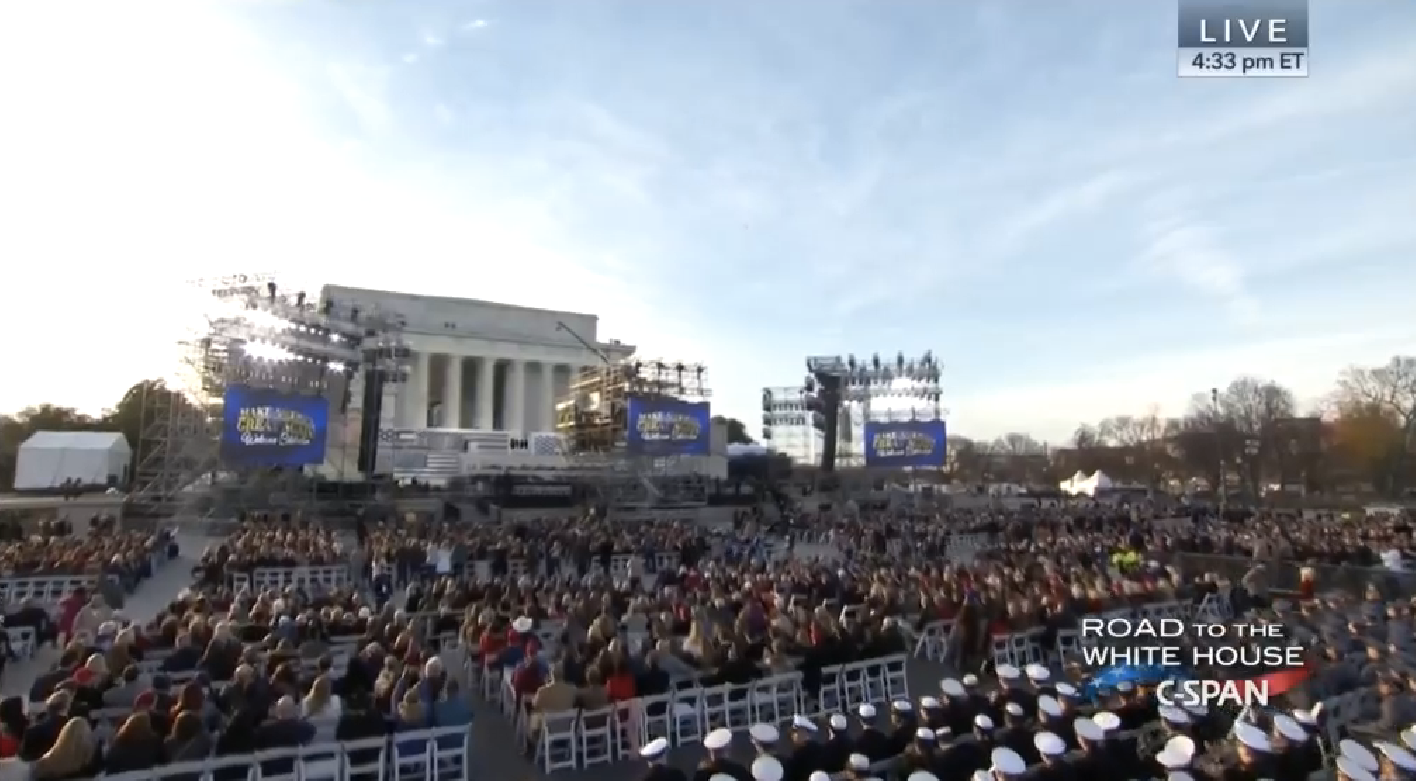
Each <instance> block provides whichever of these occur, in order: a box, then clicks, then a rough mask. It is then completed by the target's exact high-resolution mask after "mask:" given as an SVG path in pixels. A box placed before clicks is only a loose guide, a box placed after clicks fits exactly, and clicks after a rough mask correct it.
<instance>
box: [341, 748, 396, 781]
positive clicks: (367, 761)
mask: <svg viewBox="0 0 1416 781" xmlns="http://www.w3.org/2000/svg"><path fill="white" fill-rule="evenodd" d="M339 748H340V752H339V761H340V765H341V770H342V771H343V775H342V776H341V778H342V779H343V781H384V776H385V771H386V770H387V769H388V740H387V739H386V738H364V739H362V740H350V741H345V742H344V743H341V744H340V745H339Z"/></svg>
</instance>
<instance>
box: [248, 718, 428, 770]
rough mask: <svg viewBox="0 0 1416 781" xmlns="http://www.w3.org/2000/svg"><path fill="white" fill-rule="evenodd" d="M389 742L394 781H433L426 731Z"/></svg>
mask: <svg viewBox="0 0 1416 781" xmlns="http://www.w3.org/2000/svg"><path fill="white" fill-rule="evenodd" d="M389 742H391V743H392V744H393V763H392V764H393V781H432V772H431V771H432V752H431V750H430V749H429V747H428V736H427V733H426V731H424V730H418V731H410V732H398V733H395V734H394V735H393V736H392V737H391V738H389ZM261 781H265V779H261Z"/></svg>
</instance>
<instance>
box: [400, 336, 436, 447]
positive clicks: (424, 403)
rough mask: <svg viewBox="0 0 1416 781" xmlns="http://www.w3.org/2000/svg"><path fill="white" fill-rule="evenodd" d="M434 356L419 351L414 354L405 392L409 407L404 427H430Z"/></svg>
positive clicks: (419, 428)
mask: <svg viewBox="0 0 1416 781" xmlns="http://www.w3.org/2000/svg"><path fill="white" fill-rule="evenodd" d="M432 368H433V361H432V355H431V354H429V353H427V352H423V351H421V350H420V351H419V352H416V353H414V354H413V367H412V369H411V370H410V371H409V373H408V383H407V385H408V387H407V388H406V389H405V390H404V393H403V395H404V397H405V398H406V399H407V407H406V408H405V409H404V416H403V427H404V428H407V429H416V430H421V429H425V428H427V427H428V386H429V384H430V383H429V380H431V379H432V378H431V377H429V376H428V375H429V374H430V373H431V372H432Z"/></svg>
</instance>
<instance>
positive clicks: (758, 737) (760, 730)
mask: <svg viewBox="0 0 1416 781" xmlns="http://www.w3.org/2000/svg"><path fill="white" fill-rule="evenodd" d="M747 736H748V737H749V738H752V745H753V746H756V747H757V753H758V754H771V753H772V749H773V748H775V747H776V745H777V741H778V740H781V739H782V733H780V732H778V731H777V728H776V727H774V726H772V725H771V724H753V725H752V726H751V727H748V728H747Z"/></svg>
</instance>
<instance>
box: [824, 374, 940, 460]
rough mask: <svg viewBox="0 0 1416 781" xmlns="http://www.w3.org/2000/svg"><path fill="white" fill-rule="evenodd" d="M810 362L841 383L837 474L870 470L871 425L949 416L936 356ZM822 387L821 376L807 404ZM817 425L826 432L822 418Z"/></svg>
mask: <svg viewBox="0 0 1416 781" xmlns="http://www.w3.org/2000/svg"><path fill="white" fill-rule="evenodd" d="M807 361H808V365H809V366H812V365H814V366H818V367H830V369H831V371H830V373H831V374H833V375H836V376H839V377H840V378H841V403H840V406H839V408H838V410H837V414H838V415H839V423H838V427H837V437H836V465H837V467H838V468H863V467H864V466H865V444H864V443H865V424H866V423H868V422H869V423H886V422H900V421H911V420H917V421H934V420H944V419H945V417H946V415H947V414H948V410H947V409H945V408H944V406H943V404H942V403H941V398H942V395H943V394H942V390H941V385H940V377H941V376H942V367H941V365H940V363H939V361H938V359H937V358H935V356H934V352H933V351H931V350H926V351H925V352H924V353H922V354H920V355H915V356H907V355H905V354H904V353H903V352H897V353H896V354H895V356H894V357H884V358H882V357H881V356H880V354H879V353H876V354H874V355H872V356H871V357H869V358H857V357H856V356H854V355H846V356H816V357H813V358H808V359H807ZM818 385H819V379H818V377H817V376H809V377H808V378H807V379H806V381H805V387H804V391H805V395H806V396H807V398H808V399H810V398H811V397H812V395H813V394H815V393H816V392H817V391H818ZM814 423H815V425H816V428H817V430H822V429H824V426H823V425H822V423H821V419H820V418H817V419H816V420H815V421H814Z"/></svg>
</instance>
